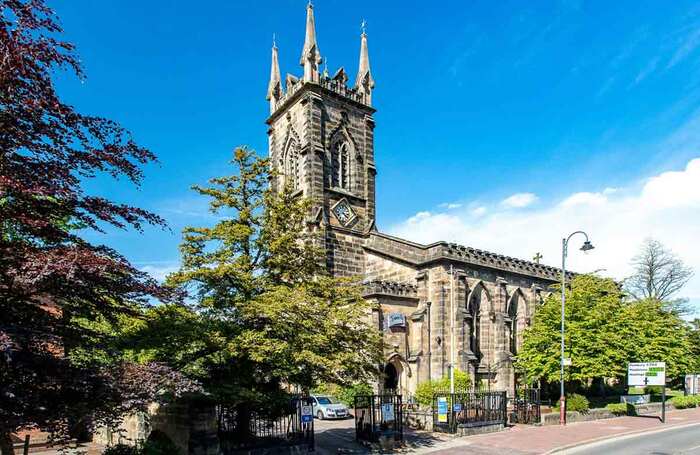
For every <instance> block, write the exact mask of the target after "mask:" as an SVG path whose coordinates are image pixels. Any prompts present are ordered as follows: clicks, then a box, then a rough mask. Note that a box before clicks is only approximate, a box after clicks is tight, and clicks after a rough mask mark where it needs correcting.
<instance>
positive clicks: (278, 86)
mask: <svg viewBox="0 0 700 455" xmlns="http://www.w3.org/2000/svg"><path fill="white" fill-rule="evenodd" d="M281 97H282V78H281V77H280V65H279V61H278V59H277V44H276V43H275V37H274V35H273V36H272V63H271V65H270V83H269V84H268V86H267V100H268V101H269V102H270V110H274V108H275V103H276V102H277V100H278V99H280V98H281Z"/></svg>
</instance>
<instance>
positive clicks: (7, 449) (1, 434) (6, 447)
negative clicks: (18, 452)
mask: <svg viewBox="0 0 700 455" xmlns="http://www.w3.org/2000/svg"><path fill="white" fill-rule="evenodd" d="M0 454H2V455H15V449H14V447H13V446H12V438H11V437H10V433H6V432H5V431H4V430H0Z"/></svg>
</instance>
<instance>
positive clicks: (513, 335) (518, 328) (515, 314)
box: [507, 291, 527, 355]
mask: <svg viewBox="0 0 700 455" xmlns="http://www.w3.org/2000/svg"><path fill="white" fill-rule="evenodd" d="M526 309H527V307H526V302H525V300H524V297H523V295H522V293H521V292H520V291H516V293H515V294H514V295H513V298H512V299H511V300H510V305H509V306H508V319H509V320H510V323H509V325H508V327H507V329H508V332H510V333H509V335H510V340H508V341H509V344H510V353H511V354H513V355H516V354H517V353H518V348H519V346H518V338H519V337H520V336H521V335H522V331H523V329H524V328H525V314H526Z"/></svg>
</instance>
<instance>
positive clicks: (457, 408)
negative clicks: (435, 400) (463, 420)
mask: <svg viewBox="0 0 700 455" xmlns="http://www.w3.org/2000/svg"><path fill="white" fill-rule="evenodd" d="M453 408H454V410H455V412H459V411H461V410H462V403H455V405H454V406H453Z"/></svg>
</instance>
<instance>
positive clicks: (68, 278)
mask: <svg viewBox="0 0 700 455" xmlns="http://www.w3.org/2000/svg"><path fill="white" fill-rule="evenodd" d="M61 31H62V30H61V28H60V26H59V25H58V22H57V18H56V16H55V15H54V13H53V11H51V10H50V9H49V8H48V7H46V5H45V4H44V1H43V0H0V229H1V231H0V315H2V316H1V318H0V444H2V443H3V439H2V438H3V434H5V435H6V434H7V432H10V431H13V430H15V429H17V428H18V427H20V426H23V425H38V426H43V427H53V428H59V427H61V426H63V427H66V426H71V423H72V422H73V423H74V422H80V423H81V425H83V426H84V425H85V424H86V421H85V419H86V418H88V417H89V418H93V419H94V418H100V419H105V418H107V416H114V415H116V413H118V412H120V411H124V410H126V409H127V408H130V407H133V406H142V405H143V403H144V402H145V401H146V400H147V398H148V397H151V396H152V395H153V394H154V393H155V392H156V391H158V390H160V389H161V388H171V389H175V391H176V392H177V391H183V390H187V389H188V387H190V385H189V383H187V382H186V381H184V382H182V381H181V380H183V379H184V378H182V377H180V376H179V375H177V374H176V373H173V372H172V371H169V370H168V369H167V368H166V367H163V366H162V365H161V366H154V365H149V366H133V365H132V366H129V365H123V364H116V366H114V367H112V368H109V367H107V366H106V365H109V362H107V363H104V359H102V361H103V364H96V365H85V364H81V365H76V364H75V363H74V362H72V361H71V360H70V359H69V357H68V353H69V352H71V350H72V349H75V348H78V347H85V346H89V347H96V346H100V343H102V342H103V341H104V340H102V339H101V336H102V334H100V333H98V332H96V331H93V330H90V329H88V328H87V327H85V326H82V325H77V324H75V323H74V321H75V318H76V317H80V318H82V319H83V320H88V321H90V320H93V321H94V320H107V321H109V320H113V319H114V318H115V317H116V316H117V315H118V314H121V313H124V312H126V311H133V310H134V303H141V304H143V303H145V302H146V301H147V300H148V299H150V298H153V297H156V298H160V299H164V300H170V299H173V298H175V297H176V296H174V295H173V294H172V293H171V292H170V291H169V290H168V289H166V288H163V287H162V286H160V285H159V284H158V283H157V282H156V281H154V280H153V279H152V278H150V277H149V276H148V275H147V274H145V273H143V272H140V271H139V270H137V269H135V268H134V267H133V266H132V265H131V264H129V262H128V261H127V260H126V259H125V258H124V257H122V256H121V255H120V254H118V253H117V252H116V251H114V250H112V249H110V248H107V247H105V246H100V245H93V244H91V243H89V242H87V241H86V240H84V239H83V238H81V237H80V236H79V234H78V232H79V231H78V230H77V229H75V228H76V227H81V228H91V229H96V230H101V229H102V227H103V226H106V225H111V226H116V227H118V228H124V229H125V228H134V229H137V230H141V229H142V228H143V226H144V225H149V224H150V225H158V226H164V222H163V220H162V219H161V218H160V217H158V216H157V215H155V214H153V213H150V212H148V211H145V210H142V209H140V208H138V207H132V206H129V205H124V204H120V203H117V202H113V201H110V200H108V199H106V198H104V197H98V196H94V195H90V194H86V192H85V190H84V187H83V182H84V181H85V180H86V179H89V178H91V177H93V176H95V175H97V174H98V173H107V174H110V175H112V176H114V177H122V178H125V180H126V181H128V182H131V183H132V184H135V185H139V184H140V182H141V180H142V178H143V174H142V170H141V167H142V166H143V165H145V164H148V163H150V162H154V161H155V159H156V158H155V156H154V155H153V154H152V153H151V152H150V151H149V150H147V149H145V148H143V147H141V146H139V145H138V144H137V143H136V142H135V141H134V140H133V138H132V136H131V134H130V133H129V132H128V131H127V130H125V129H124V128H122V127H121V126H120V125H118V124H117V123H115V122H113V121H111V120H108V119H105V118H101V117H96V116H89V115H83V114H80V113H78V112H76V110H75V109H74V108H73V107H72V106H70V105H68V104H65V103H64V102H62V101H61V99H60V98H59V96H58V95H57V93H56V91H55V87H54V84H53V81H52V75H53V74H54V73H55V72H56V71H69V72H73V73H75V74H76V75H77V76H78V77H81V78H82V77H83V73H82V69H81V67H80V64H79V60H78V58H77V56H76V54H75V53H74V48H73V46H72V45H71V44H70V43H67V42H64V41H61V40H60V38H59V35H60V33H61ZM105 352H106V351H105ZM114 357H115V358H116V357H117V356H114Z"/></svg>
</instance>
